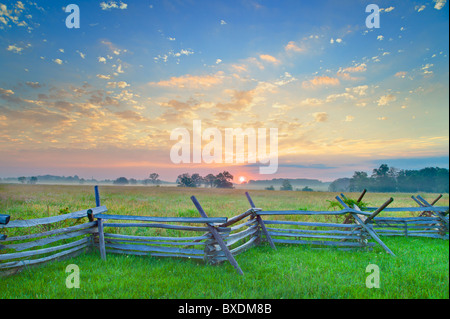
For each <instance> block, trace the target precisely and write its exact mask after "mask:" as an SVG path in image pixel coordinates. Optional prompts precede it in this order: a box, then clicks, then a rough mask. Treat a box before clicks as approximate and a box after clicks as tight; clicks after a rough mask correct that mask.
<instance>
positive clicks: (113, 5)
mask: <svg viewBox="0 0 450 319" xmlns="http://www.w3.org/2000/svg"><path fill="white" fill-rule="evenodd" d="M127 7H128V5H127V4H126V3H123V2H122V1H120V3H117V2H116V1H108V2H101V3H100V8H102V10H111V9H120V10H125V9H126V8H127Z"/></svg>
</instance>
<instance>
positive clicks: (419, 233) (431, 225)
mask: <svg viewBox="0 0 450 319" xmlns="http://www.w3.org/2000/svg"><path fill="white" fill-rule="evenodd" d="M365 194H366V190H364V191H363V192H362V193H361V195H360V196H359V198H358V200H357V204H358V203H360V202H361V201H362V199H363V197H364V195H365ZM341 197H342V198H344V199H345V200H346V199H347V198H346V197H345V195H344V194H341ZM411 198H412V199H413V200H414V202H415V203H417V204H418V205H419V206H418V207H389V208H385V209H384V211H385V212H386V213H388V212H389V213H405V212H412V213H416V214H419V215H418V216H414V217H376V218H374V219H372V220H371V221H370V224H371V225H372V227H373V229H374V230H375V231H376V232H377V234H378V235H379V236H405V237H430V238H439V239H446V240H448V239H449V217H448V212H449V207H448V206H447V207H444V206H441V207H436V206H435V204H436V203H437V202H438V201H439V200H440V199H441V198H442V195H439V196H438V197H437V198H436V199H434V200H433V201H432V202H431V203H429V202H428V201H426V200H425V199H424V198H423V197H422V196H420V195H417V196H411ZM376 209H377V208H376V207H366V208H363V210H364V211H374V210H376Z"/></svg>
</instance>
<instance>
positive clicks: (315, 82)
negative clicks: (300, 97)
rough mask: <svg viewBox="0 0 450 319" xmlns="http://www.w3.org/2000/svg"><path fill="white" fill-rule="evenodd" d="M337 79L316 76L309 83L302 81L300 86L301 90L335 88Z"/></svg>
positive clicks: (337, 82)
mask: <svg viewBox="0 0 450 319" xmlns="http://www.w3.org/2000/svg"><path fill="white" fill-rule="evenodd" d="M339 84H340V82H339V79H337V78H332V77H329V76H316V77H315V78H313V79H311V80H309V81H304V82H303V84H302V86H303V88H315V87H318V86H329V85H332V86H336V85H339Z"/></svg>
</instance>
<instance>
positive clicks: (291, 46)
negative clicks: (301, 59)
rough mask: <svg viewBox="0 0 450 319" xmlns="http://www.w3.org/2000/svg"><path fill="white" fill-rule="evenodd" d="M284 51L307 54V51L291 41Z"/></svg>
mask: <svg viewBox="0 0 450 319" xmlns="http://www.w3.org/2000/svg"><path fill="white" fill-rule="evenodd" d="M284 49H285V50H286V51H287V52H296V53H301V52H305V49H304V48H301V47H299V46H298V45H297V44H296V43H295V42H294V41H290V42H289V43H288V44H287V45H286V46H285V47H284Z"/></svg>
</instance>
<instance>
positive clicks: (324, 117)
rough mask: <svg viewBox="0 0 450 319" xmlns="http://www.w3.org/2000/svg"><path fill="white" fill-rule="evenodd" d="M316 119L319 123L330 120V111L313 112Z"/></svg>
mask: <svg viewBox="0 0 450 319" xmlns="http://www.w3.org/2000/svg"><path fill="white" fill-rule="evenodd" d="M312 116H313V117H314V121H315V122H317V123H320V122H326V121H328V113H327V112H316V113H313V114H312Z"/></svg>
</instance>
